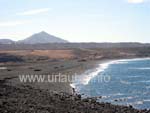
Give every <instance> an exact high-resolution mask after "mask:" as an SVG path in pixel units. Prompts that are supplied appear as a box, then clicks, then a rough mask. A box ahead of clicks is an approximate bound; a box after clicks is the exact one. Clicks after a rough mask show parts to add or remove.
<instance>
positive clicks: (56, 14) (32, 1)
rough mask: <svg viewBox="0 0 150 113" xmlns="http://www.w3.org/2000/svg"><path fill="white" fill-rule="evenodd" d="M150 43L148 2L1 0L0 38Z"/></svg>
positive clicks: (149, 6)
mask: <svg viewBox="0 0 150 113" xmlns="http://www.w3.org/2000/svg"><path fill="white" fill-rule="evenodd" d="M41 31H45V32H47V33H49V34H51V35H55V36H57V37H61V38H63V39H65V40H68V41H70V42H143V43H150V0H0V39H4V38H9V39H12V40H15V41H17V40H22V39H25V38H27V37H29V36H30V35H32V34H34V33H38V32H41Z"/></svg>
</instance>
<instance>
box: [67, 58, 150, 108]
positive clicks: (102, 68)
mask: <svg viewBox="0 0 150 113" xmlns="http://www.w3.org/2000/svg"><path fill="white" fill-rule="evenodd" d="M139 60H150V57H144V58H127V59H126V58H125V59H112V60H103V61H100V62H99V63H97V64H95V66H97V67H95V68H94V69H93V68H92V69H89V70H86V71H85V72H84V73H82V74H81V75H79V77H81V78H84V77H85V76H87V75H88V79H85V81H86V82H85V83H81V82H80V84H83V85H87V84H88V82H89V81H90V80H91V79H93V78H94V77H96V76H97V75H98V73H101V72H103V71H105V69H107V68H108V67H109V66H110V65H111V64H119V63H127V62H129V61H139ZM93 74H94V75H93ZM82 82H84V80H83V81H82ZM75 84H76V83H71V84H70V86H71V88H72V89H73V90H75V93H76V94H80V95H86V94H81V93H80V92H79V91H78V90H77V86H76V85H75ZM97 97H98V98H99V97H101V98H102V95H99V96H97ZM97 97H96V98H97ZM86 98H95V97H91V96H87V97H86ZM120 106H122V105H120ZM136 109H137V108H136Z"/></svg>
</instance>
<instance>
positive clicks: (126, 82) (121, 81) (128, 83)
mask: <svg viewBox="0 0 150 113" xmlns="http://www.w3.org/2000/svg"><path fill="white" fill-rule="evenodd" d="M120 83H122V84H126V85H130V84H131V83H130V82H128V81H124V80H120Z"/></svg>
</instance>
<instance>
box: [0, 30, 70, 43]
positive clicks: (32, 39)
mask: <svg viewBox="0 0 150 113" xmlns="http://www.w3.org/2000/svg"><path fill="white" fill-rule="evenodd" d="M14 43H16V44H45V43H68V41H67V40H64V39H62V38H59V37H56V36H54V35H51V34H48V33H47V32H45V31H41V32H39V33H35V34H33V35H31V36H29V37H27V38H25V39H23V40H19V41H13V40H11V39H0V44H14Z"/></svg>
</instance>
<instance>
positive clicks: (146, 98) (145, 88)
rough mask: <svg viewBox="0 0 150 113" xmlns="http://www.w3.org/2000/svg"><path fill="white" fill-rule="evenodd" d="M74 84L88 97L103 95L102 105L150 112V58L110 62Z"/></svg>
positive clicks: (85, 74)
mask: <svg viewBox="0 0 150 113" xmlns="http://www.w3.org/2000/svg"><path fill="white" fill-rule="evenodd" d="M74 85H75V87H76V89H77V91H78V92H79V93H80V94H84V96H85V97H86V96H87V97H99V96H102V98H101V99H99V100H98V101H100V102H110V103H113V104H117V105H132V106H133V107H135V108H138V109H145V108H146V109H150V59H149V58H145V59H126V60H115V61H108V62H106V63H103V64H100V65H99V67H98V68H97V69H95V70H93V71H92V70H89V71H88V72H86V73H84V76H82V78H80V80H78V81H76V82H75V83H74Z"/></svg>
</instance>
